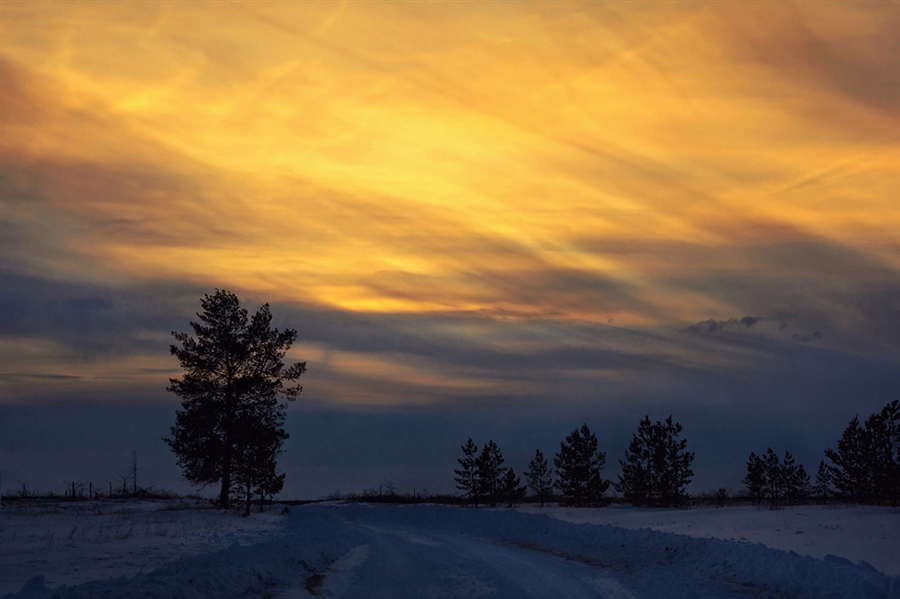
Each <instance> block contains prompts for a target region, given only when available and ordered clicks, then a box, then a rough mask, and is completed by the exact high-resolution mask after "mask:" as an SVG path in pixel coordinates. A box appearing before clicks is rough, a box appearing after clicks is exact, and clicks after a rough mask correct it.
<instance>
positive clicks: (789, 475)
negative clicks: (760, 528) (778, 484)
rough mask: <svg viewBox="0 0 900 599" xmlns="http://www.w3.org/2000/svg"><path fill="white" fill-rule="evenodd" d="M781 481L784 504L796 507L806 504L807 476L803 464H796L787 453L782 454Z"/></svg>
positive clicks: (807, 492) (792, 457)
mask: <svg viewBox="0 0 900 599" xmlns="http://www.w3.org/2000/svg"><path fill="white" fill-rule="evenodd" d="M781 479H782V482H783V484H784V501H785V503H787V504H788V505H798V504H801V503H805V502H806V499H807V498H808V497H809V475H808V474H807V473H806V469H805V468H804V467H803V464H798V463H797V461H796V460H795V459H794V456H793V455H792V454H791V452H789V451H785V452H784V460H783V461H782V464H781Z"/></svg>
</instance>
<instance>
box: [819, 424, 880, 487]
mask: <svg viewBox="0 0 900 599" xmlns="http://www.w3.org/2000/svg"><path fill="white" fill-rule="evenodd" d="M825 457H826V458H828V459H829V460H830V461H831V463H832V464H833V466H831V480H832V483H833V484H834V486H835V488H836V489H837V490H838V491H839V492H840V493H841V494H842V495H843V496H844V497H845V498H847V499H849V500H851V501H855V502H856V503H868V502H870V501H871V500H872V481H871V476H872V471H871V469H870V462H871V456H870V455H869V438H868V435H867V434H866V431H865V429H864V428H863V427H862V426H861V425H860V423H859V416H854V417H853V419H852V420H850V423H849V424H848V425H847V428H845V429H844V433H843V435H842V436H841V438H840V439H839V440H838V444H837V451H835V450H833V449H831V448H830V447H829V448H828V449H826V450H825Z"/></svg>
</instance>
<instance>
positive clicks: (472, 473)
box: [453, 437, 478, 507]
mask: <svg viewBox="0 0 900 599" xmlns="http://www.w3.org/2000/svg"><path fill="white" fill-rule="evenodd" d="M461 449H462V452H463V457H461V458H457V460H456V461H457V462H459V465H460V469H459V470H454V471H453V472H454V473H456V478H455V480H456V488H457V489H459V490H460V491H462V492H463V498H464V499H465V501H466V503H474V504H475V507H478V467H477V465H476V463H475V462H476V457H475V456H476V455H477V454H478V446H477V445H475V443H474V442H473V441H472V437H469V440H468V441H467V442H466V444H465V445H462V446H461Z"/></svg>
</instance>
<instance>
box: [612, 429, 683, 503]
mask: <svg viewBox="0 0 900 599" xmlns="http://www.w3.org/2000/svg"><path fill="white" fill-rule="evenodd" d="M681 430H682V428H681V425H680V424H678V423H677V422H673V421H672V416H669V417H668V418H666V421H665V422H660V421H658V420H657V421H656V423H655V424H651V423H650V416H649V415H648V416H645V417H644V418H643V419H642V420H641V421H640V422H639V423H638V430H637V432H636V433H635V434H634V435H632V438H631V443H630V444H629V446H628V451H627V452H626V454H625V461H622V460H619V465H620V466H621V467H622V474H621V475H620V476H619V482H618V483H616V489H617V490H618V491H619V492H620V493H623V494H624V496H625V500H626V501H629V502H631V503H633V504H635V505H664V506H671V505H676V504H679V503H681V502H682V501H683V500H684V499H685V497H686V496H687V495H686V493H685V491H684V488H685V487H686V486H687V484H688V483H690V481H691V477H692V476H693V475H694V472H693V470H691V463H692V462H693V460H694V454H693V453H691V452H689V451H687V450H686V447H687V440H686V439H678V435H679V434H680V433H681Z"/></svg>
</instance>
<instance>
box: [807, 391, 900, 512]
mask: <svg viewBox="0 0 900 599" xmlns="http://www.w3.org/2000/svg"><path fill="white" fill-rule="evenodd" d="M825 457H827V458H828V459H829V460H830V461H831V463H832V465H830V466H829V470H830V472H831V479H832V483H833V484H834V486H835V488H836V489H837V490H838V491H839V492H840V493H841V494H842V495H843V497H844V498H845V499H847V500H850V501H854V502H856V503H890V504H891V505H897V502H898V499H900V401H898V400H894V401H892V402H890V403H888V404H887V405H885V406H884V408H882V409H881V411H880V412H876V413H874V414H872V415H871V416H869V418H868V419H867V420H866V422H865V426H863V425H861V424H860V422H859V416H858V415H857V416H854V417H853V419H852V420H851V421H850V424H848V425H847V428H846V429H844V433H843V435H842V436H841V438H840V439H839V440H838V445H837V450H836V451H835V450H833V449H831V448H829V449H827V450H825Z"/></svg>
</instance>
